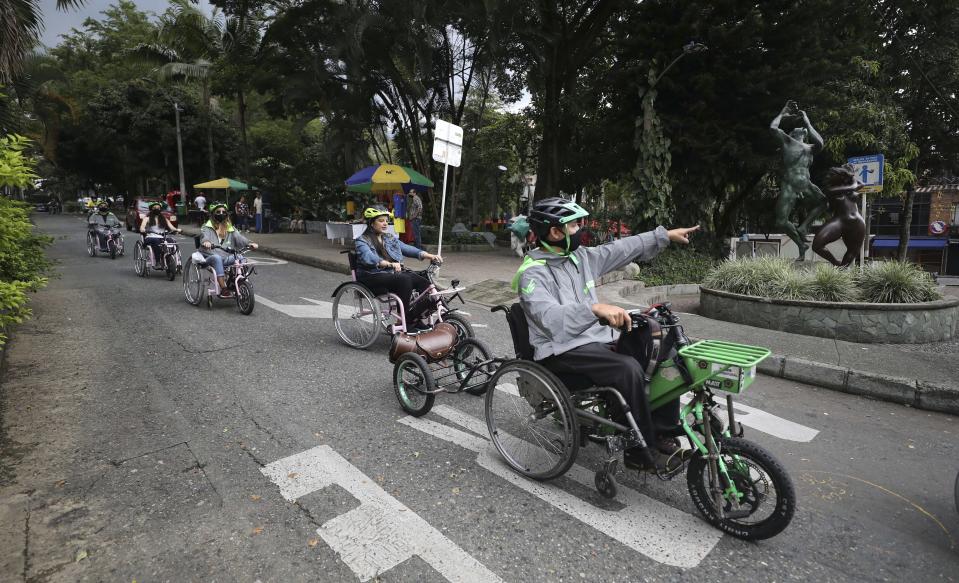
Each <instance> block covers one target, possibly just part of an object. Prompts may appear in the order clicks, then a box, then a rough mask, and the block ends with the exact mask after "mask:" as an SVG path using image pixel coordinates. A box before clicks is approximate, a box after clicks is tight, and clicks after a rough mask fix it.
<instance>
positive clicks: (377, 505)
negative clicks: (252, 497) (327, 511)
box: [260, 445, 502, 583]
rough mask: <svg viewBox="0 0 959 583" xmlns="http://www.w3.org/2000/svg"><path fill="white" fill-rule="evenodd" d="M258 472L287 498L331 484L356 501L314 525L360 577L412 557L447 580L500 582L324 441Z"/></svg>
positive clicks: (366, 576) (303, 494) (368, 576)
mask: <svg viewBox="0 0 959 583" xmlns="http://www.w3.org/2000/svg"><path fill="white" fill-rule="evenodd" d="M260 471H261V472H263V474H264V475H265V476H266V477H268V478H269V479H270V480H272V481H273V482H274V483H276V484H277V485H278V486H279V487H280V493H281V494H282V495H283V497H284V498H286V499H287V500H289V501H291V502H292V501H294V500H296V499H297V498H300V497H302V496H305V495H307V494H309V493H311V492H315V491H316V490H320V489H323V488H326V487H328V486H332V485H333V484H336V485H338V486H340V487H342V488H344V489H345V490H346V491H347V492H349V493H350V494H352V495H353V496H354V497H355V498H356V499H357V500H358V501H359V502H360V505H359V506H358V507H356V508H354V509H353V510H350V511H349V512H347V513H346V514H341V515H340V516H337V517H336V518H334V519H332V520H329V521H327V522H325V523H324V524H323V526H321V527H320V528H318V529H317V530H316V532H317V533H318V534H319V535H320V537H322V538H323V540H324V541H325V542H326V544H328V545H330V548H332V549H333V551H334V552H336V553H337V554H338V555H339V556H340V558H341V559H342V560H343V562H344V563H346V564H347V566H349V568H350V569H351V570H352V571H353V573H355V574H356V576H357V577H359V579H360V581H369V580H370V579H373V578H374V577H376V576H378V575H380V574H382V573H384V572H386V571H388V570H389V569H392V568H393V567H395V566H397V565H399V564H400V563H402V562H404V561H406V560H408V559H410V558H412V557H413V556H418V557H420V558H421V559H423V560H424V561H426V562H427V563H428V564H429V565H430V566H431V567H433V568H434V569H436V570H437V571H438V572H439V573H440V574H441V575H443V576H444V577H446V579H447V580H448V581H452V582H453V583H460V582H462V583H483V582H487V581H491V582H500V581H502V579H500V578H499V577H497V576H496V574H495V573H493V572H492V571H490V570H489V569H487V568H486V567H485V566H483V564H482V563H480V562H479V561H477V560H476V559H474V558H473V557H471V556H470V555H469V554H467V553H466V552H465V551H463V549H461V548H460V547H458V546H456V544H455V543H453V541H451V540H450V539H448V538H446V537H445V536H443V534H441V533H440V532H439V531H438V530H436V529H435V528H433V527H432V526H430V524H429V523H428V522H426V521H425V520H423V519H422V518H420V517H419V515H417V514H416V513H415V512H413V511H412V510H410V509H409V508H407V507H406V506H405V505H404V504H403V503H401V502H400V501H399V500H397V499H396V498H393V497H392V496H390V495H389V494H387V493H386V492H385V491H384V490H383V489H382V488H380V487H379V486H378V485H377V484H376V483H375V482H374V481H373V480H371V479H370V478H369V477H367V476H366V475H365V474H364V473H363V472H361V471H360V470H359V469H358V468H356V466H354V465H353V464H351V463H350V462H348V461H346V460H345V459H344V458H343V457H342V456H341V455H340V454H338V453H336V452H335V451H333V449H332V448H331V447H330V446H328V445H320V446H317V447H314V448H312V449H308V450H306V451H304V452H301V453H298V454H295V455H292V456H290V457H286V458H283V459H281V460H277V461H275V462H273V463H271V464H268V465H266V466H264V467H263V468H262V469H261V470H260ZM320 578H321V579H322V578H323V577H320Z"/></svg>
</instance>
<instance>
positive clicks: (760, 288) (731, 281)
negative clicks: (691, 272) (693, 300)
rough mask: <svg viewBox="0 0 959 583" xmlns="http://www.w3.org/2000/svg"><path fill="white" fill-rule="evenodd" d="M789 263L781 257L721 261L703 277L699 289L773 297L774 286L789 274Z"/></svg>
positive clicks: (790, 269)
mask: <svg viewBox="0 0 959 583" xmlns="http://www.w3.org/2000/svg"><path fill="white" fill-rule="evenodd" d="M789 263H790V262H789V261H788V260H787V259H783V258H781V257H759V258H756V259H748V260H746V259H743V260H738V261H724V262H722V263H720V264H719V265H717V266H716V267H715V268H714V269H713V270H712V271H710V272H709V273H708V274H707V275H706V278H705V279H704V280H703V284H702V285H703V287H705V288H709V289H717V290H722V291H727V292H730V293H734V294H743V295H747V296H760V297H775V295H774V294H775V292H774V290H775V289H776V288H777V287H778V284H777V282H779V281H782V280H784V279H786V277H788V275H789V272H790V271H792V268H791V267H790V266H789Z"/></svg>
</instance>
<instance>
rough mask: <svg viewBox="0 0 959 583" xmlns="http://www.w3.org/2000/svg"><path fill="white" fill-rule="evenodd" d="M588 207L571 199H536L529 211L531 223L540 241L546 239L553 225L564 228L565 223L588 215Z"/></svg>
mask: <svg viewBox="0 0 959 583" xmlns="http://www.w3.org/2000/svg"><path fill="white" fill-rule="evenodd" d="M588 216H589V213H588V212H586V209H584V208H583V207H581V206H579V205H578V204H576V203H575V202H573V201H571V200H566V199H565V198H559V197H553V198H544V199H543V200H539V201H536V203H535V204H534V205H533V209H532V210H531V211H530V213H529V224H530V226H531V227H532V228H533V233H535V234H536V237H537V238H538V239H539V240H540V241H545V240H546V236H547V235H548V234H549V230H550V228H551V227H558V228H559V229H560V230H562V227H563V225H565V224H567V223H571V222H573V221H577V220H579V219H582V218H584V217H588Z"/></svg>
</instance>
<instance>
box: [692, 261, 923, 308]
mask: <svg viewBox="0 0 959 583" xmlns="http://www.w3.org/2000/svg"><path fill="white" fill-rule="evenodd" d="M702 285H703V287H706V288H709V289H716V290H720V291H727V292H731V293H737V294H745V295H750V296H758V297H766V298H773V299H783V300H814V301H820V302H856V301H862V302H871V303H917V302H928V301H933V300H937V299H940V298H941V297H942V295H941V294H940V293H939V290H938V288H937V287H936V284H935V282H934V281H933V279H932V277H931V276H930V275H929V274H928V273H926V272H925V271H923V270H922V269H921V268H920V267H918V266H917V265H914V264H912V263H906V262H899V261H877V262H872V263H870V264H868V265H867V266H866V268H865V269H863V270H862V271H860V270H858V269H855V268H853V269H839V268H836V267H833V266H832V265H828V264H825V263H816V264H812V265H806V266H800V268H797V267H796V266H795V265H794V262H793V261H791V260H788V259H783V258H781V257H760V258H757V259H740V260H737V261H724V262H723V263H721V264H719V265H718V266H716V267H715V268H714V269H713V270H712V271H710V272H709V274H708V275H707V276H706V277H705V278H704V280H703V282H702Z"/></svg>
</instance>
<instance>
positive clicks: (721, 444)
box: [486, 304, 796, 540]
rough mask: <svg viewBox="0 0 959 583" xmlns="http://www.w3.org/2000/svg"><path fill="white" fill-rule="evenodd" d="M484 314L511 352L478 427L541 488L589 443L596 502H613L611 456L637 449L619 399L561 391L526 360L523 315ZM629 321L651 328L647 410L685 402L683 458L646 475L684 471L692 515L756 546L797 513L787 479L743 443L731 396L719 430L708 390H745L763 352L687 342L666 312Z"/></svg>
mask: <svg viewBox="0 0 959 583" xmlns="http://www.w3.org/2000/svg"><path fill="white" fill-rule="evenodd" d="M493 311H503V312H505V313H506V317H507V320H508V322H509V325H510V332H511V335H512V338H513V345H514V350H515V352H516V358H515V359H513V360H509V361H505V362H503V363H502V365H501V366H499V368H498V370H496V372H495V373H494V374H493V375H492V377H491V378H490V380H489V383H488V387H487V391H486V424H487V427H488V429H489V432H490V438H491V440H492V442H493V444H494V445H495V447H496V449H497V450H498V451H499V453H500V455H502V456H503V458H504V460H505V461H506V463H507V464H508V465H509V466H510V467H512V468H513V469H514V470H515V471H517V472H519V473H520V474H522V475H524V476H527V477H529V478H533V479H537V480H548V479H552V478H556V477H558V476H560V475H562V474H564V473H565V472H566V471H567V470H568V469H569V468H570V466H572V464H573V462H574V461H575V460H576V456H577V454H578V451H579V448H580V447H581V446H583V445H586V444H588V443H598V444H600V445H602V446H603V447H604V448H605V452H606V455H605V456H604V459H605V462H604V463H603V464H602V467H601V468H600V469H599V470H598V471H597V472H596V477H595V483H596V487H597V490H598V491H599V492H600V494H602V495H603V496H606V497H608V498H612V497H615V496H616V491H617V486H616V479H615V474H616V468H617V465H618V461H619V457H620V454H621V453H622V452H623V451H625V450H626V449H627V448H630V447H636V446H644V445H645V443H644V441H643V437H642V434H641V433H640V431H639V429H638V427H637V425H636V422H635V420H634V419H633V416H632V413H631V412H630V411H629V408H628V406H627V404H626V401H625V399H624V398H623V396H622V395H620V394H619V393H618V392H617V391H616V390H614V389H612V388H609V387H596V386H592V385H591V383H590V382H589V380H588V379H586V378H585V377H583V378H580V379H575V378H567V379H566V381H567V383H569V384H568V385H567V384H564V383H563V382H561V381H560V380H559V379H558V378H557V377H556V375H554V374H553V373H552V372H550V371H549V370H548V369H546V368H545V367H544V366H542V365H541V364H539V363H537V362H534V361H533V360H532V356H533V351H532V348H531V347H530V343H529V328H528V323H527V321H526V316H525V313H524V312H523V309H522V307H521V306H520V305H519V304H513V306H511V307H506V306H497V307H496V308H493ZM630 315H631V317H632V320H633V326H634V327H642V326H655V327H657V328H659V333H660V335H659V338H658V339H657V340H655V341H656V342H658V343H659V344H658V345H657V346H656V350H655V351H654V353H658V354H657V356H659V358H657V357H656V356H654V359H653V362H654V363H655V364H654V368H655V370H653V371H652V372H651V374H649V376H650V379H649V382H648V389H649V404H650V409H651V410H655V409H657V408H658V407H661V406H663V405H665V404H666V403H668V402H671V401H673V400H674V399H677V398H679V397H680V396H682V395H684V394H685V393H691V394H692V395H691V399H690V401H689V402H688V403H687V404H686V405H685V406H684V407H683V408H682V411H681V413H680V421H681V428H682V432H681V434H682V435H684V436H685V437H686V438H687V439H688V440H689V442H690V444H691V446H692V451H688V450H687V451H686V453H685V454H683V453H677V454H676V455H677V456H678V458H675V459H674V458H670V460H667V463H666V464H665V467H662V468H660V467H658V466H657V467H656V469H655V470H653V471H655V473H656V475H657V476H658V477H660V478H661V479H664V480H669V479H672V478H673V477H675V476H677V475H678V474H679V473H681V472H682V470H683V469H685V470H686V479H687V488H688V490H689V494H690V497H691V498H692V500H693V503H694V504H695V505H696V507H697V509H698V510H699V511H700V512H701V513H702V514H703V516H704V517H705V518H706V520H707V521H708V522H710V523H712V524H713V525H714V526H716V527H717V528H719V529H721V530H723V531H725V532H727V533H729V534H731V535H733V536H736V537H738V538H742V539H746V540H757V539H764V538H769V537H772V536H775V535H776V534H778V533H780V532H781V531H782V530H783V529H785V528H786V526H788V524H789V522H790V521H791V520H792V517H793V514H794V513H795V510H796V493H795V488H794V487H793V484H792V480H791V479H790V477H789V474H788V473H787V472H786V470H785V469H784V468H783V466H782V464H781V463H780V462H779V461H777V460H776V459H775V458H774V457H773V455H772V454H771V453H769V452H768V451H766V450H765V449H763V448H762V447H760V446H759V445H757V444H755V443H753V442H750V441H747V440H745V439H743V438H742V434H743V430H742V426H741V425H740V424H738V423H737V422H736V420H735V415H734V413H733V406H732V396H731V395H727V399H726V403H725V405H726V415H727V416H728V423H726V422H724V420H723V418H722V417H720V416H718V415H717V414H716V409H717V408H718V406H719V404H718V403H716V401H715V400H714V396H713V391H725V392H727V393H739V392H741V391H743V390H744V389H745V388H746V387H748V386H749V385H750V384H751V383H752V382H753V380H754V379H755V378H756V365H757V364H758V363H759V362H761V361H762V360H763V359H765V358H766V357H767V356H769V351H768V350H766V349H764V348H758V347H754V346H746V345H742V344H734V343H731V342H722V341H715V340H704V341H700V342H696V343H695V344H693V343H690V342H689V340H688V338H686V335H685V333H684V332H683V330H682V327H681V326H680V325H679V318H678V316H676V315H675V314H673V313H672V311H671V310H670V306H669V305H668V304H661V305H657V306H654V307H653V308H651V309H650V310H649V311H647V312H646V313H640V312H633V313H631V314H630ZM647 370H649V369H647ZM617 411H618V412H619V413H620V415H615V414H614V412H617ZM624 418H625V422H624V421H623V419H624Z"/></svg>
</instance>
